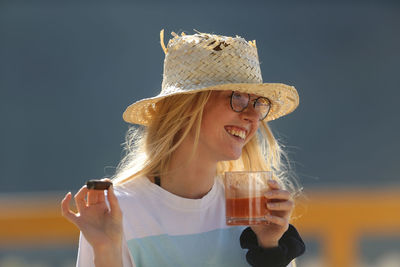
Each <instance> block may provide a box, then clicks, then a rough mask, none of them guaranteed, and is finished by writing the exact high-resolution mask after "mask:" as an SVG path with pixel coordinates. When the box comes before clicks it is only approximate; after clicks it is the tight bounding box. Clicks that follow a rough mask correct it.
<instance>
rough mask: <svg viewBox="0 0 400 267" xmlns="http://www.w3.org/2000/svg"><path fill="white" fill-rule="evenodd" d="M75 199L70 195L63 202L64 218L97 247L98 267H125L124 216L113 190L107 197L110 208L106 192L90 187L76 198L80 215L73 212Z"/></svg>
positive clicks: (79, 192)
mask: <svg viewBox="0 0 400 267" xmlns="http://www.w3.org/2000/svg"><path fill="white" fill-rule="evenodd" d="M104 180H108V179H104ZM108 181H109V180H108ZM71 198H72V195H71V193H68V194H67V195H66V196H65V198H64V199H63V200H62V203H61V207H62V214H63V216H64V217H65V218H67V219H68V220H69V221H71V222H72V223H74V224H75V225H76V226H77V227H78V228H79V229H80V230H81V232H82V234H83V235H84V237H85V238H86V240H87V241H88V242H89V243H90V245H91V246H92V247H93V251H94V254H95V255H94V257H95V259H94V260H95V264H96V266H97V267H98V266H122V212H121V209H120V207H119V204H118V200H117V197H116V196H115V194H114V189H113V186H110V188H109V189H108V194H107V200H108V203H109V207H108V206H107V203H106V200H105V194H104V190H93V189H90V190H89V189H88V188H87V187H86V185H85V186H83V187H82V188H81V189H80V190H79V191H78V193H77V194H76V195H75V197H74V200H75V204H76V208H77V210H78V212H77V213H75V212H73V211H72V210H71V209H70V206H69V202H70V201H71Z"/></svg>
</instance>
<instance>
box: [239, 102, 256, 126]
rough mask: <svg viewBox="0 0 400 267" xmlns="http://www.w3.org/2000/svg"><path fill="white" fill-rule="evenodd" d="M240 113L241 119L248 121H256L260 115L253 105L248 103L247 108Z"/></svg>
mask: <svg viewBox="0 0 400 267" xmlns="http://www.w3.org/2000/svg"><path fill="white" fill-rule="evenodd" d="M239 114H240V117H241V118H242V119H243V120H246V121H250V122H258V121H259V117H260V115H259V114H258V112H257V111H256V110H255V109H254V107H253V105H251V103H249V105H248V106H247V108H245V109H244V110H243V111H242V112H241V113H239Z"/></svg>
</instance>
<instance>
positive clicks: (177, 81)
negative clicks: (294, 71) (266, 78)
mask: <svg viewBox="0 0 400 267" xmlns="http://www.w3.org/2000/svg"><path fill="white" fill-rule="evenodd" d="M226 83H262V77H261V71H260V64H259V61H258V54H257V49H256V47H255V45H253V43H249V42H247V41H246V40H244V39H243V38H241V37H236V38H232V37H226V36H218V35H212V34H195V35H184V36H176V37H175V38H173V39H171V40H170V41H169V42H168V47H167V54H166V56H165V61H164V76H163V83H162V90H163V91H164V93H166V94H169V93H172V92H175V91H176V90H179V91H185V90H193V89H198V88H204V87H210V86H215V85H220V84H226Z"/></svg>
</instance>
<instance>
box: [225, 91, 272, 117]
mask: <svg viewBox="0 0 400 267" xmlns="http://www.w3.org/2000/svg"><path fill="white" fill-rule="evenodd" d="M235 93H240V92H236V91H232V94H231V99H230V104H231V109H232V110H233V111H235V112H237V113H240V112H243V110H245V109H246V108H247V107H248V106H249V103H250V99H251V96H250V94H247V96H248V97H249V99H248V100H247V105H246V106H245V107H244V108H243V109H241V110H235V109H234V108H233V103H232V99H233V95H234V94H235ZM240 94H243V93H240ZM259 99H265V100H267V101H268V105H269V109H268V112H267V113H266V114H265V116H264V117H263V118H260V119H259V120H260V121H263V120H264V119H265V118H266V117H267V116H268V114H269V112H270V110H271V101H270V100H269V99H268V98H266V97H263V96H260V97H257V98H256V99H253V100H251V101H253V108H254V109H256V104H257V102H258V100H259Z"/></svg>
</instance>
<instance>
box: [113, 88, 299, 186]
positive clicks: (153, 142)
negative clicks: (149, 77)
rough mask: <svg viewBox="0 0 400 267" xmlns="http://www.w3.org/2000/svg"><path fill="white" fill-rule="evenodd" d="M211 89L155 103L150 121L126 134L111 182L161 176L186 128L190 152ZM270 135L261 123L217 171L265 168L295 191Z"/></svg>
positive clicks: (281, 154)
mask: <svg viewBox="0 0 400 267" xmlns="http://www.w3.org/2000/svg"><path fill="white" fill-rule="evenodd" d="M210 94H211V91H203V92H198V93H194V94H179V95H173V96H169V97H167V98H164V99H162V100H161V101H159V102H157V103H156V106H155V108H154V111H153V113H152V118H153V119H152V121H151V124H150V125H148V126H147V127H144V126H141V127H139V128H135V127H131V128H130V129H129V130H128V132H127V135H126V140H125V143H124V150H125V152H126V155H125V156H124V157H123V159H122V160H121V162H120V164H119V165H118V167H117V171H116V174H115V175H114V177H113V180H114V183H115V184H117V185H118V184H123V183H125V182H127V181H129V180H131V179H134V178H135V177H138V176H143V175H144V176H148V177H154V176H161V175H162V174H165V173H167V172H168V171H169V169H168V167H169V163H170V160H171V156H172V154H173V152H174V151H175V150H176V149H177V147H178V146H179V145H180V144H181V143H182V141H183V140H184V139H185V137H186V136H187V135H188V134H189V132H190V131H193V132H194V136H195V138H194V147H193V150H192V151H193V154H192V156H193V155H194V151H195V150H196V147H197V144H198V139H199V135H200V127H201V119H202V116H203V109H204V106H205V104H206V103H207V100H208V99H209V97H210ZM285 159H287V156H286V154H285V153H284V151H282V149H281V146H280V145H279V143H278V142H277V140H276V139H275V137H274V135H273V134H272V132H271V130H270V128H269V126H268V124H267V123H266V122H262V123H261V125H260V127H259V130H258V132H257V135H255V136H253V138H252V139H251V140H250V141H249V142H248V143H247V144H246V145H245V146H244V147H243V150H242V155H241V157H240V158H239V159H237V160H233V161H225V162H219V163H218V165H217V174H219V175H222V174H223V173H224V172H226V171H233V170H268V171H272V172H273V174H274V177H275V178H276V179H277V180H278V181H280V182H281V184H282V185H284V186H285V188H287V189H289V190H290V191H292V193H294V192H295V191H297V190H298V186H297V184H296V183H295V179H290V178H289V177H290V171H289V168H288V167H290V165H289V161H288V160H286V161H285Z"/></svg>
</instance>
